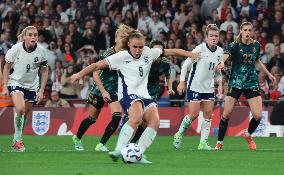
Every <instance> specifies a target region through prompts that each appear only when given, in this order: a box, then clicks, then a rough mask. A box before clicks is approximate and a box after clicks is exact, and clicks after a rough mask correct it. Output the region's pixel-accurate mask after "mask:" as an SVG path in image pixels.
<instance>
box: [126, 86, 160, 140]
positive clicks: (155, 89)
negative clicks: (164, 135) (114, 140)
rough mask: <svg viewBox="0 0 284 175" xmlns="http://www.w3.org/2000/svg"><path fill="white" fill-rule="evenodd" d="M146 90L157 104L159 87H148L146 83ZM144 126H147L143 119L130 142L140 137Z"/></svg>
mask: <svg viewBox="0 0 284 175" xmlns="http://www.w3.org/2000/svg"><path fill="white" fill-rule="evenodd" d="M148 91H149V95H150V96H151V98H152V99H153V101H154V102H155V103H156V104H157V101H158V100H159V99H160V98H161V95H162V94H161V93H160V92H161V91H160V87H155V86H152V87H149V85H148ZM146 128H147V123H146V122H144V121H143V122H142V124H141V125H139V126H138V128H137V130H136V132H135V134H134V136H133V138H132V139H131V141H130V143H136V142H137V141H138V140H139V139H140V137H141V135H142V134H143V132H144V131H145V129H146Z"/></svg>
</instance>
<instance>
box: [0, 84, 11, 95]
mask: <svg viewBox="0 0 284 175" xmlns="http://www.w3.org/2000/svg"><path fill="white" fill-rule="evenodd" d="M1 95H4V96H8V95H9V91H8V88H7V86H3V89H2V93H1Z"/></svg>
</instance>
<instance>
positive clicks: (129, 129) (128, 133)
mask: <svg viewBox="0 0 284 175" xmlns="http://www.w3.org/2000/svg"><path fill="white" fill-rule="evenodd" d="M125 99H126V98H125ZM125 101H127V102H125V105H124V106H123V108H124V109H129V110H128V117H129V120H128V121H127V122H126V123H125V125H124V126H123V127H122V128H121V131H120V133H119V136H118V140H117V143H116V147H115V149H114V151H113V152H110V153H109V155H110V157H111V158H112V160H113V161H117V160H118V158H119V157H120V154H121V153H120V151H121V148H122V147H123V146H124V145H126V144H127V143H128V142H129V141H130V139H131V137H132V135H133V133H134V130H135V129H136V128H137V126H138V125H139V124H141V122H142V115H143V104H142V101H141V100H140V99H134V100H132V102H130V99H127V100H125ZM133 101H135V102H133ZM122 103H124V102H121V104H122ZM122 105H123V104H122Z"/></svg>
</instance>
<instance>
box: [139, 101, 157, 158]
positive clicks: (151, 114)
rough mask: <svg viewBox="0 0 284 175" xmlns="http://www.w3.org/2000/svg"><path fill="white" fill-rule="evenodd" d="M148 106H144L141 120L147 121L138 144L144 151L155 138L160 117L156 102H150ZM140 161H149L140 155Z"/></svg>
mask: <svg viewBox="0 0 284 175" xmlns="http://www.w3.org/2000/svg"><path fill="white" fill-rule="evenodd" d="M148 107H149V108H145V109H146V111H145V112H144V115H143V120H145V122H146V123H147V128H146V129H145V131H144V132H143V133H142V135H141V137H140V139H139V141H138V146H139V147H140V149H141V151H142V152H143V153H144V152H145V151H146V149H147V148H149V147H150V145H151V144H152V143H153V141H154V140H155V138H156V135H157V130H158V129H159V126H160V117H159V113H158V109H157V107H156V104H152V105H150V106H148ZM140 163H151V162H149V161H148V160H146V158H145V156H143V157H142V160H141V161H140Z"/></svg>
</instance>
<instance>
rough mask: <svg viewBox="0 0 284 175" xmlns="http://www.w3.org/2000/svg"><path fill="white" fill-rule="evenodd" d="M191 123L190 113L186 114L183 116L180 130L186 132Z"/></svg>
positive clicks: (182, 132)
mask: <svg viewBox="0 0 284 175" xmlns="http://www.w3.org/2000/svg"><path fill="white" fill-rule="evenodd" d="M191 123H192V120H191V118H190V117H189V116H188V115H186V116H185V117H184V118H183V120H182V122H181V124H180V127H179V129H178V132H179V133H180V134H182V135H183V134H184V133H185V131H186V129H187V128H188V127H189V126H190V124H191Z"/></svg>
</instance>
